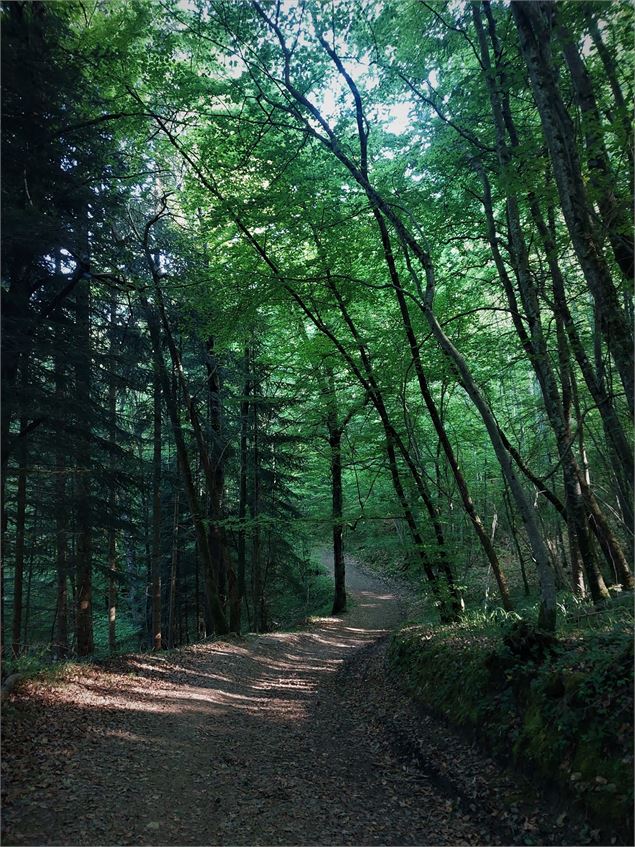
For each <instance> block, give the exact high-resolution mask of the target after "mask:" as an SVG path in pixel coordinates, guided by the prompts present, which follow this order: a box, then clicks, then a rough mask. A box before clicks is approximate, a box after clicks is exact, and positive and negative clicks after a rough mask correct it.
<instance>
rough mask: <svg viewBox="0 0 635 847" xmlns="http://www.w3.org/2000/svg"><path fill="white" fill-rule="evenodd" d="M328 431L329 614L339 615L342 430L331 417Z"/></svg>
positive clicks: (342, 597) (342, 603) (342, 587)
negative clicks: (332, 582)
mask: <svg viewBox="0 0 635 847" xmlns="http://www.w3.org/2000/svg"><path fill="white" fill-rule="evenodd" d="M328 432H329V447H330V451H331V487H332V511H331V519H332V521H333V564H334V576H335V594H334V597H333V609H332V610H331V614H333V615H339V614H341V613H342V612H345V611H346V571H345V564H344V550H343V546H342V527H343V514H342V431H341V430H340V429H338V427H337V425H336V424H335V422H334V421H333V419H332V417H331V418H330V419H329V422H328Z"/></svg>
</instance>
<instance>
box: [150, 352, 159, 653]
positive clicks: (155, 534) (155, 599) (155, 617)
mask: <svg viewBox="0 0 635 847" xmlns="http://www.w3.org/2000/svg"><path fill="white" fill-rule="evenodd" d="M152 396H153V421H154V429H153V442H152V443H153V452H152V559H151V567H150V574H151V591H152V649H153V650H160V649H161V379H160V376H159V373H158V369H157V360H156V357H155V370H154V374H153V394H152Z"/></svg>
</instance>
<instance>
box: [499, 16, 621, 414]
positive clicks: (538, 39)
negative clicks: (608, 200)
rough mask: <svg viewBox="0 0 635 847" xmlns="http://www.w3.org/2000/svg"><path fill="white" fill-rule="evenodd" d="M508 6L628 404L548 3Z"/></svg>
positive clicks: (616, 305) (616, 306)
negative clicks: (557, 64) (547, 22)
mask: <svg viewBox="0 0 635 847" xmlns="http://www.w3.org/2000/svg"><path fill="white" fill-rule="evenodd" d="M511 8H512V12H513V16H514V20H515V23H516V28H517V30H518V34H519V39H520V46H521V52H522V55H523V57H524V59H525V62H526V64H527V68H528V71H529V78H530V81H531V86H532V90H533V95H534V100H535V102H536V106H537V108H538V112H539V114H540V118H541V122H542V128H543V133H544V136H545V140H546V142H547V148H548V150H549V156H550V159H551V165H552V169H553V174H554V177H555V180H556V185H557V187H558V195H559V197H560V204H561V206H562V212H563V215H564V219H565V222H566V224H567V228H568V230H569V235H570V237H571V242H572V244H573V248H574V250H575V253H576V255H577V257H578V262H579V264H580V268H581V269H582V273H583V274H584V277H585V279H586V282H587V285H588V287H589V290H590V292H591V294H592V296H593V299H594V301H595V305H596V308H597V310H598V313H599V317H600V327H601V331H602V334H603V336H604V339H605V341H606V344H607V347H608V349H609V351H610V353H611V355H612V357H613V359H614V361H615V365H616V367H617V371H618V373H619V375H620V379H621V381H622V385H623V386H624V390H625V392H626V397H627V400H628V403H629V408H630V409H631V410H632V408H633V401H634V394H633V338H632V332H631V329H630V327H629V325H628V321H627V318H626V316H625V314H624V310H623V308H622V304H621V302H620V298H619V296H618V292H617V290H616V288H615V286H614V284H613V280H612V278H611V273H610V270H609V267H608V264H607V261H606V259H605V257H604V254H603V251H602V244H601V239H600V237H599V235H598V232H597V230H596V227H595V224H594V221H593V217H594V213H593V208H592V205H591V203H590V201H589V198H588V196H587V192H586V190H585V186H584V180H583V177H582V170H581V167H580V160H579V157H578V152H577V149H576V145H575V131H574V126H573V122H572V121H571V118H570V116H569V114H568V113H567V110H566V107H565V104H564V101H563V99H562V95H561V93H560V87H559V84H558V77H557V73H556V69H555V67H554V63H553V59H552V56H551V50H550V37H549V31H548V29H547V27H546V26H545V17H544V16H545V14H548V13H549V11H550V4H545V3H543V2H527V0H515V2H513V3H512V4H511Z"/></svg>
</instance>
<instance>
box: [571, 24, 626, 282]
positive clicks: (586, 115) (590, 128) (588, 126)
mask: <svg viewBox="0 0 635 847" xmlns="http://www.w3.org/2000/svg"><path fill="white" fill-rule="evenodd" d="M557 32H558V37H559V40H560V43H561V45H562V52H563V54H564V58H565V61H566V63H567V66H568V68H569V72H570V74H571V80H572V82H573V91H574V95H575V99H576V102H577V105H578V108H579V109H580V112H581V115H582V126H583V129H584V140H585V146H586V154H587V163H588V166H589V173H590V177H591V186H592V187H593V190H594V193H595V196H596V197H597V198H598V200H597V203H598V208H599V210H600V216H601V218H602V223H603V225H604V229H605V231H606V233H607V235H608V238H609V242H610V244H611V247H612V249H613V254H614V256H615V261H616V262H617V264H618V267H619V268H620V270H621V271H622V273H623V274H624V277H625V279H626V280H627V282H628V284H629V285H632V283H633V270H634V268H633V225H632V221H631V220H630V218H631V215H630V209H629V207H628V206H627V205H626V204H625V203H623V202H621V201H620V199H618V198H617V197H616V196H615V193H614V188H613V187H614V186H615V179H614V176H613V174H612V172H611V166H610V164H609V157H608V153H607V151H606V145H605V143H604V138H603V135H602V119H601V117H600V110H599V109H598V105H597V102H596V99H595V93H594V91H593V83H592V82H591V77H590V75H589V72H588V71H587V69H586V67H585V66H584V62H583V61H582V57H581V56H580V54H579V52H578V47H577V45H576V44H575V43H574V41H573V38H572V36H571V33H570V32H569V31H568V29H567V28H566V27H565V26H564V24H563V22H562V20H561V21H560V23H559V25H558V27H557Z"/></svg>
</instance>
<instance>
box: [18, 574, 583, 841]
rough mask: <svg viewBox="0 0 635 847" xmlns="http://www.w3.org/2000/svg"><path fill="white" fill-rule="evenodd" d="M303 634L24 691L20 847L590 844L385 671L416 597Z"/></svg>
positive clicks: (372, 605) (377, 602)
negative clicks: (388, 644)
mask: <svg viewBox="0 0 635 847" xmlns="http://www.w3.org/2000/svg"><path fill="white" fill-rule="evenodd" d="M348 568H349V574H350V577H351V584H352V585H353V586H354V590H355V591H356V601H357V602H356V605H355V606H354V608H353V610H352V611H351V612H350V613H349V614H347V615H345V616H343V617H341V618H325V619H322V620H319V621H317V622H315V624H314V625H313V626H312V628H311V629H309V630H307V631H306V632H298V633H275V634H271V635H266V636H261V637H257V638H256V637H249V638H240V639H239V638H235V639H231V640H227V641H223V642H215V643H210V644H202V645H195V646H192V647H188V648H185V649H182V650H177V651H172V652H170V653H167V654H157V655H133V656H126V657H119V658H117V659H114V660H112V661H110V662H109V663H107V665H106V666H104V667H96V666H86V667H82V668H81V669H76V670H75V671H74V672H73V673H70V674H68V675H67V676H66V677H65V678H64V679H63V680H59V681H57V682H48V683H47V682H43V681H41V680H38V681H32V682H28V683H26V684H24V685H23V687H22V688H21V690H20V691H19V693H18V694H17V695H16V696H15V697H14V701H13V703H12V705H11V706H10V708H9V709H8V710H7V713H6V716H5V720H4V734H5V740H4V755H3V762H2V768H3V777H4V778H3V793H4V803H3V807H4V827H5V836H4V844H5V845H19V844H47V845H48V844H51V845H53V844H65V845H89V844H91V845H92V844H113V845H115V844H116V845H123V844H148V845H153V844H154V845H158V844H166V845H167V844H181V845H194V844H231V845H243V844H263V845H265V844H266V845H274V844H360V845H361V844H365V845H374V844H393V845H398V844H403V845H409V844H413V845H414V844H427V845H431V844H439V845H440V844H456V845H458V844H468V845H469V844H491V845H494V844H508V843H518V844H538V843H541V844H547V843H553V844H559V843H563V844H566V843H585V841H588V836H587V835H586V833H585V831H582V830H581V837H580V838H579V839H578V840H575V841H573V840H567V838H569V839H571V832H570V830H569V831H565V827H566V819H564V818H563V819H562V821H561V823H560V825H558V823H557V822H554V820H553V810H552V809H551V808H550V807H549V806H548V805H546V804H544V803H543V804H541V801H539V800H538V799H537V798H535V797H532V798H531V800H530V806H529V811H528V807H527V802H526V800H525V799H524V798H523V796H522V795H523V793H524V792H525V791H526V785H525V783H524V782H523V781H522V780H520V779H518V780H517V779H511V778H510V777H508V776H505V775H504V774H501V772H500V768H499V767H498V766H497V765H496V764H495V763H494V762H492V761H491V760H489V759H487V758H486V757H484V756H483V755H482V753H480V752H478V751H477V750H476V749H475V748H473V747H471V746H470V745H469V744H468V743H467V742H466V741H465V740H463V739H462V738H460V737H459V736H457V735H456V734H454V733H452V731H451V730H449V729H448V728H447V726H445V725H444V724H443V723H442V722H441V721H439V720H437V719H435V718H432V717H431V716H429V715H424V714H423V713H422V712H421V710H420V709H418V708H417V707H416V706H415V705H414V704H413V703H412V702H411V701H410V700H409V699H408V698H407V697H406V696H405V695H404V694H403V693H402V692H401V690H400V689H399V687H398V685H397V684H396V682H395V681H394V680H391V679H390V678H389V677H388V676H387V675H386V672H385V668H384V663H383V656H384V642H383V641H382V640H381V638H382V636H383V635H384V634H385V633H386V632H387V631H388V630H390V629H391V628H393V627H394V626H395V625H396V624H397V623H398V622H399V620H400V619H401V617H402V613H403V602H402V600H401V599H400V597H399V595H398V593H397V592H396V591H394V590H392V589H389V588H388V587H387V586H386V585H385V584H384V583H382V582H380V581H378V580H377V579H375V578H372V577H369V576H366V575H364V574H363V572H361V571H360V569H359V568H357V567H355V565H354V563H352V562H349V563H348Z"/></svg>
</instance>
